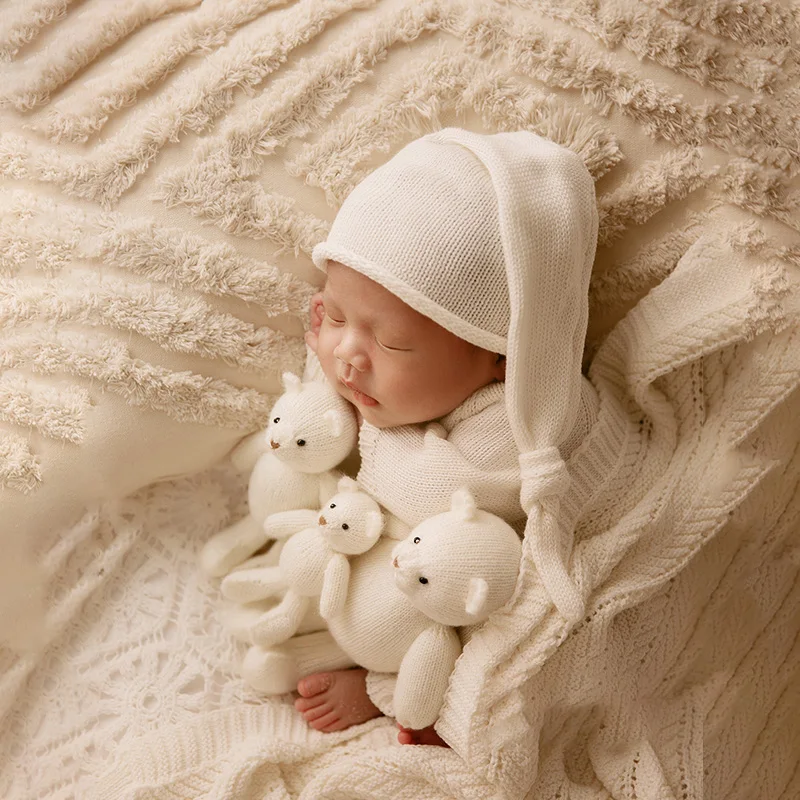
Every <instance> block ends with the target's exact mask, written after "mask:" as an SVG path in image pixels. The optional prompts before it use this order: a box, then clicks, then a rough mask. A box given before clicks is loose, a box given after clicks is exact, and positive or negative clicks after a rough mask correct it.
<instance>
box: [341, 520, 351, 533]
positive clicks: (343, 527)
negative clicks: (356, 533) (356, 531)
mask: <svg viewBox="0 0 800 800" xmlns="http://www.w3.org/2000/svg"><path fill="white" fill-rule="evenodd" d="M342 530H343V531H349V530H350V526H349V525H348V524H347V523H346V522H345V523H344V524H343V525H342Z"/></svg>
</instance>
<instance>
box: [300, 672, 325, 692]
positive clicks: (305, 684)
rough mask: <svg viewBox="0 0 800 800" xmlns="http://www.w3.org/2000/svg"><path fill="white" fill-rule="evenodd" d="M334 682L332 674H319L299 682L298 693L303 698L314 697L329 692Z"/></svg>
mask: <svg viewBox="0 0 800 800" xmlns="http://www.w3.org/2000/svg"><path fill="white" fill-rule="evenodd" d="M333 682H334V677H333V675H331V674H330V672H318V673H317V674H316V675H309V676H308V677H306V678H301V679H300V680H299V681H298V682H297V692H298V694H300V695H302V696H303V697H313V696H314V695H315V694H319V693H320V692H326V691H328V689H330V688H331V686H333Z"/></svg>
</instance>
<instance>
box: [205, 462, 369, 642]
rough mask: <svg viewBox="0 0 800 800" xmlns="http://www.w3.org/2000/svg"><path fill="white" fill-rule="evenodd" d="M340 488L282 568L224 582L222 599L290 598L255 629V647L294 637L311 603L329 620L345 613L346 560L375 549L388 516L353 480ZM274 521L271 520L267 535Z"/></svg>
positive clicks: (283, 557)
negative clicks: (343, 610)
mask: <svg viewBox="0 0 800 800" xmlns="http://www.w3.org/2000/svg"><path fill="white" fill-rule="evenodd" d="M337 488H338V490H339V492H338V494H336V495H334V496H333V497H332V498H331V499H330V500H329V501H328V502H327V503H326V504H325V506H323V507H322V508H321V509H320V511H319V512H318V515H317V516H318V519H317V520H315V521H316V522H317V524H316V525H315V526H314V527H309V528H306V529H305V530H302V531H299V532H298V533H295V534H293V535H292V536H291V538H289V539H288V540H287V541H286V543H285V544H284V546H283V549H282V550H281V554H280V560H279V562H278V566H275V567H256V568H253V569H242V570H237V571H235V572H232V573H231V574H230V575H228V576H227V577H226V578H225V579H224V580H223V581H222V586H221V589H222V594H223V595H224V596H225V597H227V598H228V599H229V600H235V601H237V602H244V603H246V602H250V601H252V600H255V599H261V598H263V597H265V596H270V595H275V594H280V593H282V592H285V595H284V597H283V600H282V601H281V602H280V603H279V604H278V606H277V607H275V608H273V609H270V610H269V611H267V612H266V613H264V614H263V615H262V616H261V617H260V619H259V620H258V622H257V623H256V624H255V625H254V626H253V627H252V628H251V631H250V633H251V637H252V641H253V642H254V643H256V644H260V645H262V646H264V647H269V646H270V645H274V644H279V643H280V642H283V641H285V640H286V639H288V638H289V637H290V636H292V635H294V633H295V632H296V631H297V629H298V627H299V625H300V623H301V621H302V620H303V618H304V617H305V615H306V613H307V612H308V610H309V607H310V604H311V601H312V598H315V597H319V610H320V614H321V616H322V618H323V619H325V620H329V619H330V618H332V617H333V616H334V615H336V614H338V613H339V612H340V611H341V610H342V607H343V606H344V602H345V598H346V597H347V585H348V582H349V579H350V562H349V561H348V559H347V556H349V555H358V554H360V553H364V552H366V551H367V550H369V548H370V547H372V546H373V545H374V544H375V542H376V541H377V540H378V537H379V536H380V534H381V529H382V528H383V514H382V513H381V510H380V506H379V505H378V503H376V502H375V501H374V500H373V499H372V498H371V497H370V496H369V495H368V494H366V493H365V492H363V491H361V490H360V488H359V486H358V483H357V482H356V481H354V480H353V479H352V478H349V477H347V476H346V475H344V476H342V478H340V479H339V483H338V486H337ZM271 520H272V517H268V518H267V522H266V524H265V529H268V528H269V524H270V521H271Z"/></svg>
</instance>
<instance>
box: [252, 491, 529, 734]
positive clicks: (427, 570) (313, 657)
mask: <svg viewBox="0 0 800 800" xmlns="http://www.w3.org/2000/svg"><path fill="white" fill-rule="evenodd" d="M521 555H522V545H521V543H520V539H519V537H518V536H517V534H516V532H515V531H514V529H513V528H512V527H511V526H510V525H508V524H507V523H506V522H505V521H503V520H502V519H501V518H500V517H497V516H495V515H494V514H490V513H488V512H486V511H481V510H479V509H477V508H476V506H475V501H474V498H473V496H472V494H471V493H470V492H469V491H468V490H467V489H466V488H462V489H459V490H457V491H456V492H454V493H453V495H452V498H451V508H450V510H449V511H447V512H444V513H442V514H437V515H436V516H433V517H430V518H428V519H427V520H425V521H423V522H422V523H420V524H419V525H417V526H416V527H415V528H414V529H413V530H412V531H411V533H410V534H409V535H408V537H407V538H406V539H405V540H404V541H402V542H399V543H398V542H394V541H392V540H391V539H388V538H386V537H382V538H381V539H380V540H379V541H378V542H377V543H376V545H375V546H374V547H372V548H371V549H370V550H368V551H367V552H366V553H364V554H363V555H361V556H359V557H357V558H355V559H354V560H353V562H352V564H351V579H350V584H349V590H348V594H347V598H346V600H345V603H344V606H343V608H342V611H341V612H340V613H339V614H337V615H336V616H333V617H331V619H330V620H329V632H328V631H326V632H321V633H314V634H309V635H307V636H301V637H297V638H296V639H290V640H289V641H287V642H285V643H284V644H283V645H282V646H280V647H277V648H273V649H265V648H262V647H259V646H254V647H251V648H250V650H249V651H248V653H247V655H246V656H245V660H244V664H243V668H242V672H243V675H244V677H245V679H246V680H247V681H248V682H249V683H250V684H251V685H252V686H254V687H255V688H257V689H258V690H259V691H262V692H264V693H266V694H283V693H285V692H287V691H290V690H291V689H293V688H294V684H295V683H296V681H297V680H298V679H299V678H300V677H303V676H304V675H307V674H309V673H310V672H311V671H313V670H319V669H320V668H325V669H335V668H339V666H338V665H340V664H352V663H355V664H359V665H361V666H362V667H366V668H367V669H369V670H373V671H375V672H384V673H396V674H397V680H396V684H395V690H394V696H393V701H392V714H393V716H394V717H395V718H396V719H397V721H398V722H399V723H400V724H401V725H403V726H404V727H408V728H411V729H414V730H420V729H422V728H426V727H428V726H429V725H432V724H433V723H434V722H435V721H436V719H437V718H438V716H439V713H440V711H441V706H442V703H443V701H444V695H445V691H446V689H447V685H448V681H449V678H450V674H451V673H452V671H453V668H454V666H455V662H456V659H457V658H458V656H459V655H460V653H461V642H460V639H459V637H458V634H457V632H456V631H455V630H454V628H455V627H460V626H463V625H475V624H477V623H480V622H483V621H484V620H485V619H487V618H488V616H489V615H490V614H491V613H492V612H494V611H496V610H497V609H498V608H500V607H501V606H502V605H504V604H505V603H506V602H507V601H508V600H509V599H510V597H511V595H512V594H513V591H514V587H515V585H516V581H517V577H518V574H519V564H520V558H521ZM343 655H344V656H345V658H344V659H343V657H342V656H343Z"/></svg>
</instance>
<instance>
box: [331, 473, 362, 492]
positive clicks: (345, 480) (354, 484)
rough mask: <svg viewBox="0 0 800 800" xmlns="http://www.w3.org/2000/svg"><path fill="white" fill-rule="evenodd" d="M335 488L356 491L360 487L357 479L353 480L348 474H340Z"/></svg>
mask: <svg viewBox="0 0 800 800" xmlns="http://www.w3.org/2000/svg"><path fill="white" fill-rule="evenodd" d="M336 489H337V491H339V492H357V491H359V489H360V487H359V485H358V481H354V480H353V479H352V478H351V477H350V476H349V475H342V477H341V478H339V482H338V483H337V484H336Z"/></svg>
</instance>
